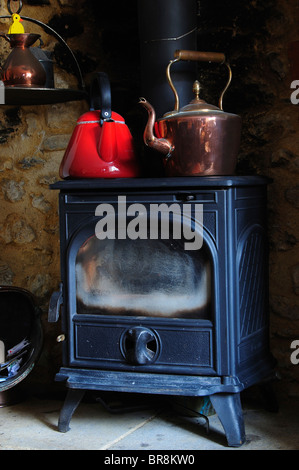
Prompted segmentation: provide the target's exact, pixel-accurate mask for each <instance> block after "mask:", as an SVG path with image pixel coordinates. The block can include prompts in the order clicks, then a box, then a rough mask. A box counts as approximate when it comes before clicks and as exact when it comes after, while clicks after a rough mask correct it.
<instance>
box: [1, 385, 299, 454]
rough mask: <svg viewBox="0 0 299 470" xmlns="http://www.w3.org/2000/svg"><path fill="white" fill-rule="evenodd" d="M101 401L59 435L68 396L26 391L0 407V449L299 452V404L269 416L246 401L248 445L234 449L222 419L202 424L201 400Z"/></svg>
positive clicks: (87, 405)
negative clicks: (59, 420)
mask: <svg viewBox="0 0 299 470" xmlns="http://www.w3.org/2000/svg"><path fill="white" fill-rule="evenodd" d="M2 393H3V392H2ZM110 396H111V395H109V397H110ZM98 399H99V397H95V396H93V395H88V394H87V397H86V398H85V399H84V400H83V401H82V402H81V403H80V405H79V407H78V408H77V410H76V411H75V413H74V415H73V417H72V420H71V423H70V427H71V429H70V430H69V431H68V432H66V433H61V432H58V430H57V423H58V417H59V412H60V409H61V407H62V404H63V400H64V392H63V393H62V392H59V393H51V392H50V393H36V392H35V393H28V391H26V394H25V395H24V396H23V397H22V401H20V402H19V403H16V404H13V405H8V406H2V407H1V408H0V450H102V451H106V452H111V451H119V452H120V453H121V452H122V451H142V450H143V451H149V450H156V451H157V450H163V451H164V452H165V451H167V450H168V451H174V450H175V451H186V450H188V451H198V450H299V404H298V402H295V401H286V402H283V403H280V405H279V406H280V408H279V410H278V412H271V411H266V410H265V409H264V408H262V407H261V406H260V403H259V402H258V401H256V400H252V399H251V398H249V399H248V398H246V396H245V398H244V397H242V404H243V413H244V419H245V428H246V436H247V441H246V443H245V444H243V446H241V447H239V448H231V447H228V446H227V442H226V438H225V434H224V431H223V428H222V425H221V423H220V421H219V419H218V416H217V415H216V414H211V415H210V416H208V417H207V418H205V419H204V418H202V417H200V416H199V415H198V413H196V410H197V409H198V402H196V400H197V399H195V401H194V399H182V398H180V399H179V398H175V397H172V398H169V397H158V398H157V397H152V396H148V395H144V396H140V395H133V396H131V395H130V396H126V395H122V394H117V395H116V396H112V397H111V400H110V401H109V398H108V402H107V396H104V401H101V402H99V401H98ZM100 399H101V400H102V399H103V396H102V395H101V397H100ZM4 403H5V402H4ZM107 404H108V405H109V406H108V408H107ZM190 409H193V410H195V412H193V411H192V412H191V411H190ZM117 455H119V454H117Z"/></svg>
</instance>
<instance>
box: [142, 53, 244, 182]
mask: <svg viewBox="0 0 299 470" xmlns="http://www.w3.org/2000/svg"><path fill="white" fill-rule="evenodd" d="M179 60H196V61H206V62H217V63H219V64H221V63H223V64H225V65H226V66H227V69H228V72H229V78H228V82H227V84H226V86H225V88H224V90H223V92H222V93H221V96H220V99H219V107H217V106H213V105H211V104H207V103H206V102H205V101H204V100H202V99H200V98H199V92H200V85H199V83H198V81H196V82H195V84H194V86H193V91H194V92H195V98H194V100H192V101H191V103H189V104H188V105H186V106H184V107H183V108H181V109H179V97H178V94H177V91H176V89H175V86H174V85H173V82H172V80H171V76H170V68H171V66H172V64H174V63H175V62H178V61H179ZM166 77H167V80H168V83H169V85H170V87H171V89H172V91H173V93H174V96H175V107H174V110H173V111H170V112H168V113H166V114H164V116H163V117H162V118H161V119H159V120H158V121H157V122H155V120H156V115H155V110H154V108H153V106H152V105H151V104H150V103H149V102H148V101H147V100H146V99H145V98H140V101H139V103H140V104H141V105H142V106H144V108H145V109H146V110H147V111H148V122H147V125H146V127H145V131H144V135H143V139H144V143H145V144H146V145H147V146H148V147H151V148H153V149H155V150H157V151H159V152H161V153H162V154H163V155H164V159H163V162H164V167H165V173H166V176H204V175H230V174H234V172H235V168H236V164H237V155H238V150H239V146H240V136H241V118H240V116H238V115H236V114H230V113H226V112H224V111H223V108H222V99H223V95H224V93H225V91H226V90H227V88H228V86H229V84H230V82H231V78H232V72H231V68H230V66H229V64H228V63H227V62H226V60H225V55H224V54H222V53H217V52H199V51H186V50H177V51H176V52H175V54H174V59H173V60H171V61H170V62H169V64H168V66H167V69H166ZM154 130H155V134H156V135H155V134H154Z"/></svg>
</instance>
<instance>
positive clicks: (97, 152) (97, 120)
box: [59, 72, 140, 179]
mask: <svg viewBox="0 0 299 470" xmlns="http://www.w3.org/2000/svg"><path fill="white" fill-rule="evenodd" d="M90 103H91V104H90V111H88V112H87V113H85V114H83V115H82V116H81V117H80V118H79V119H78V121H77V125H76V127H75V129H74V131H73V134H72V136H71V139H70V141H69V143H68V146H67V148H66V151H65V153H64V156H63V159H62V162H61V164H60V169H59V175H60V177H61V178H63V179H66V178H130V177H137V176H139V175H140V169H139V164H138V161H137V158H136V154H135V150H134V142H133V137H132V135H131V132H130V130H129V128H128V127H127V125H126V124H125V120H124V119H123V118H122V116H120V115H119V114H117V113H115V112H114V111H111V89H110V82H109V78H108V76H107V74H106V73H104V72H97V73H96V74H95V77H94V79H93V81H92V83H91V88H90Z"/></svg>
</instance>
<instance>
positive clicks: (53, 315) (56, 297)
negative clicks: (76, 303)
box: [48, 284, 63, 323]
mask: <svg viewBox="0 0 299 470" xmlns="http://www.w3.org/2000/svg"><path fill="white" fill-rule="evenodd" d="M62 304H63V296H62V284H60V290H59V291H57V292H53V294H52V295H51V298H50V303H49V310H48V322H49V323H55V322H57V321H58V318H59V311H60V306H61V305H62Z"/></svg>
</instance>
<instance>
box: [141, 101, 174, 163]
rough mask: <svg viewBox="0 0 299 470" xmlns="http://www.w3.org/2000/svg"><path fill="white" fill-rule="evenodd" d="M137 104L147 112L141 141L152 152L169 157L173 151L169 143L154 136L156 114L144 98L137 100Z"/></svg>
mask: <svg viewBox="0 0 299 470" xmlns="http://www.w3.org/2000/svg"><path fill="white" fill-rule="evenodd" d="M139 103H140V104H141V105H142V106H143V107H144V108H145V109H146V110H147V112H148V121H147V124H146V126H145V129H144V133H143V140H144V143H145V145H146V146H148V147H151V148H153V149H154V150H157V151H158V152H160V153H162V154H163V155H166V156H170V154H171V152H172V150H173V146H172V145H171V143H170V142H169V141H168V140H167V139H163V138H160V139H158V138H157V137H156V136H155V135H154V124H155V120H156V113H155V110H154V108H153V107H152V105H151V104H150V103H149V102H148V101H147V100H146V99H145V98H139Z"/></svg>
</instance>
